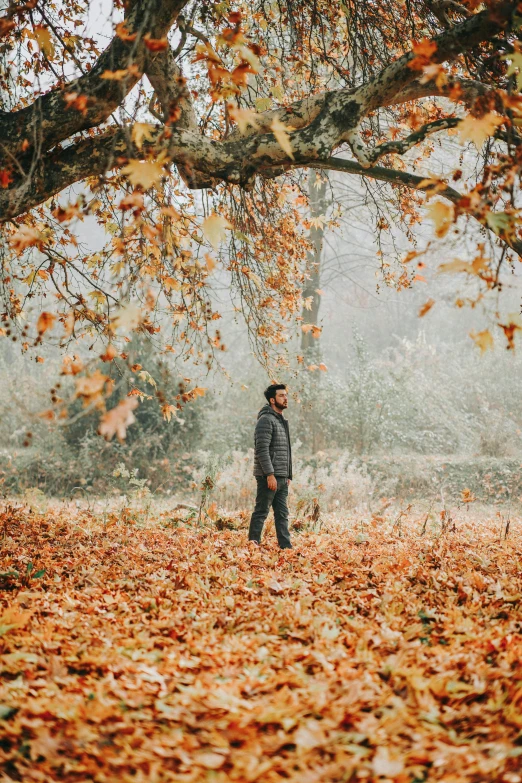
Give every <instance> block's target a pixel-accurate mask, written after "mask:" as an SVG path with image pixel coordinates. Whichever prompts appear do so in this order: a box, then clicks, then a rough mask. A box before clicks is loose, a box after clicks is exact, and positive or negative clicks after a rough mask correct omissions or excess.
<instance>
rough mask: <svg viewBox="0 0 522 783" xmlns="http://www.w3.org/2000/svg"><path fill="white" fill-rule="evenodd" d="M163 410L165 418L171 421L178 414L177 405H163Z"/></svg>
mask: <svg viewBox="0 0 522 783" xmlns="http://www.w3.org/2000/svg"><path fill="white" fill-rule="evenodd" d="M161 412H162V414H163V418H164V419H166V420H167V421H170V420H171V418H172V417H173V416H174V417H175V416H177V415H178V411H177V408H176V406H175V405H162V407H161Z"/></svg>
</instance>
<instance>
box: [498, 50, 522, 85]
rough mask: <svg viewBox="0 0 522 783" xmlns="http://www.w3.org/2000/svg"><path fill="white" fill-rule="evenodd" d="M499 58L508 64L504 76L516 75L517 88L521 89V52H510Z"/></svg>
mask: <svg viewBox="0 0 522 783" xmlns="http://www.w3.org/2000/svg"><path fill="white" fill-rule="evenodd" d="M500 59H501V60H507V61H508V62H509V63H510V65H509V68H508V69H507V72H506V76H513V75H516V81H517V89H518V90H522V52H518V51H515V52H511V53H510V54H504V55H502V56H501V57H500Z"/></svg>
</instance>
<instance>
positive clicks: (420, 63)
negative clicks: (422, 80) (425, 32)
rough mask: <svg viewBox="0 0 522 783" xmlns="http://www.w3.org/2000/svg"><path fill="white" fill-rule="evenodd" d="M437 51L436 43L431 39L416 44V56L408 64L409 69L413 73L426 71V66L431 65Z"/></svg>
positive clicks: (413, 49) (414, 50)
mask: <svg viewBox="0 0 522 783" xmlns="http://www.w3.org/2000/svg"><path fill="white" fill-rule="evenodd" d="M436 51H437V43H436V41H432V40H430V39H429V38H423V39H422V41H418V42H417V43H414V44H413V46H412V52H413V54H414V55H415V56H414V57H413V58H412V59H411V60H410V62H409V63H408V67H409V68H411V69H412V70H413V71H422V70H424V68H426V66H429V65H430V63H431V59H432V57H433V55H434V54H435V52H436Z"/></svg>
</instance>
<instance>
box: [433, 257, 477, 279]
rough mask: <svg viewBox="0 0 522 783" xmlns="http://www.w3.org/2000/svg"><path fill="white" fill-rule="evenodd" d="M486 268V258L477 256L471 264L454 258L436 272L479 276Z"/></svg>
mask: <svg viewBox="0 0 522 783" xmlns="http://www.w3.org/2000/svg"><path fill="white" fill-rule="evenodd" d="M487 268H488V260H487V258H484V257H483V256H482V255H478V256H477V257H476V258H474V259H473V261H471V262H468V261H461V260H460V259H458V258H455V259H454V260H453V261H448V262H447V263H446V264H441V265H440V266H439V268H438V272H451V273H459V272H465V273H466V274H468V275H480V274H481V273H482V272H483V271H484V270H486V269H487Z"/></svg>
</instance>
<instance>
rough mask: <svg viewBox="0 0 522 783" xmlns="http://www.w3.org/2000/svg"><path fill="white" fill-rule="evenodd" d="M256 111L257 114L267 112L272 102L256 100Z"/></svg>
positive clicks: (263, 99)
mask: <svg viewBox="0 0 522 783" xmlns="http://www.w3.org/2000/svg"><path fill="white" fill-rule="evenodd" d="M255 103H256V109H257V110H258V111H259V112H264V111H268V110H269V109H270V108H271V106H272V100H271V99H270V98H256V101H255Z"/></svg>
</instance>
